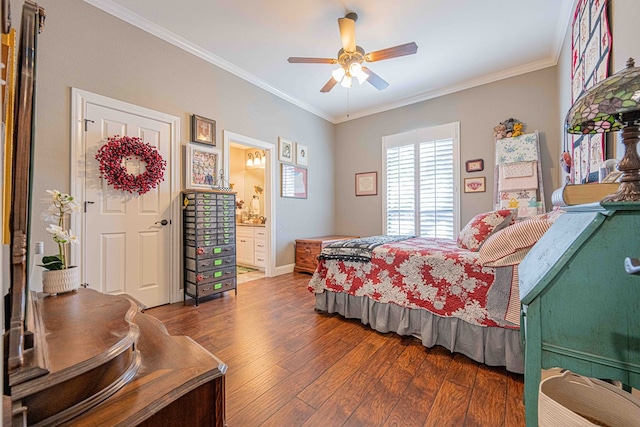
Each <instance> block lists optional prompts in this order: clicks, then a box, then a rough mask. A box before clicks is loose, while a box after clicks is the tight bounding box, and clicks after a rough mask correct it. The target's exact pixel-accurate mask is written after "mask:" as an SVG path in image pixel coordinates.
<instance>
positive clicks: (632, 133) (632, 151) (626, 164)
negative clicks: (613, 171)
mask: <svg viewBox="0 0 640 427" xmlns="http://www.w3.org/2000/svg"><path fill="white" fill-rule="evenodd" d="M639 141H640V127H638V126H637V125H635V124H633V125H627V126H625V127H624V128H623V129H622V143H623V144H624V156H623V157H622V160H620V163H618V170H619V171H620V172H622V177H621V178H620V186H619V187H618V191H616V192H615V193H613V194H610V195H608V196H607V197H605V198H604V199H603V200H602V201H603V202H637V201H640V156H638V148H637V146H638V142H639Z"/></svg>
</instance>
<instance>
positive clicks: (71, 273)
mask: <svg viewBox="0 0 640 427" xmlns="http://www.w3.org/2000/svg"><path fill="white" fill-rule="evenodd" d="M79 286H80V269H79V268H77V267H69V268H66V269H64V270H45V271H43V272H42V292H44V293H46V294H60V293H63V292H70V291H74V290H76V289H78V287H79Z"/></svg>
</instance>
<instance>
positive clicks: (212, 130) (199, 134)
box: [191, 114, 216, 147]
mask: <svg viewBox="0 0 640 427" xmlns="http://www.w3.org/2000/svg"><path fill="white" fill-rule="evenodd" d="M191 141H193V142H200V143H202V144H208V145H213V146H214V147H215V146H216V121H215V120H211V119H207V118H206V117H202V116H197V115H195V114H193V115H192V116H191Z"/></svg>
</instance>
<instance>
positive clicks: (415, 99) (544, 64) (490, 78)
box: [333, 58, 557, 124]
mask: <svg viewBox="0 0 640 427" xmlns="http://www.w3.org/2000/svg"><path fill="white" fill-rule="evenodd" d="M556 64H557V59H554V58H547V59H543V60H540V61H536V62H531V63H529V64H525V65H521V66H518V67H513V68H509V69H507V70H501V71H499V72H497V73H492V74H487V75H484V76H481V77H478V78H476V79H472V80H467V81H465V82H463V83H460V84H457V85H451V86H447V87H444V88H440V89H438V90H434V91H430V92H423V93H420V94H418V95H415V96H412V97H409V98H405V99H402V100H400V101H397V102H394V103H393V104H386V105H384V106H381V107H379V108H376V109H370V110H365V111H361V112H359V113H357V114H353V113H352V114H350V115H349V117H348V118H346V117H345V118H337V117H335V118H334V121H333V122H334V123H335V124H338V123H344V122H347V121H351V120H355V119H359V118H362V117H366V116H370V115H372V114H377V113H383V112H385V111H389V110H393V109H395V108H400V107H406V106H407V105H412V104H417V103H419V102H423V101H428V100H429V99H433V98H438V97H440V96H444V95H450V94H452V93H455V92H460V91H463V90H466V89H471V88H474V87H477V86H482V85H485V84H489V83H494V82H497V81H500V80H504V79H508V78H510V77H516V76H519V75H521V74H526V73H530V72H533V71H538V70H542V69H544V68H548V67H553V66H555V65H556Z"/></svg>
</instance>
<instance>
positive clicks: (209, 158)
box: [184, 144, 222, 188]
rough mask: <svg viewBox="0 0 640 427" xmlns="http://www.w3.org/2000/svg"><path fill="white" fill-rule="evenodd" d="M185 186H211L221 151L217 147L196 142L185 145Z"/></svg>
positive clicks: (214, 184) (220, 157)
mask: <svg viewBox="0 0 640 427" xmlns="http://www.w3.org/2000/svg"><path fill="white" fill-rule="evenodd" d="M186 150H187V153H186V156H185V158H186V165H185V168H184V169H185V174H186V175H185V188H213V187H214V186H216V185H217V183H216V180H217V178H216V177H217V176H218V170H219V169H220V162H221V161H222V153H221V151H220V150H219V149H217V148H212V147H205V146H200V145H196V144H187V146H186Z"/></svg>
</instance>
